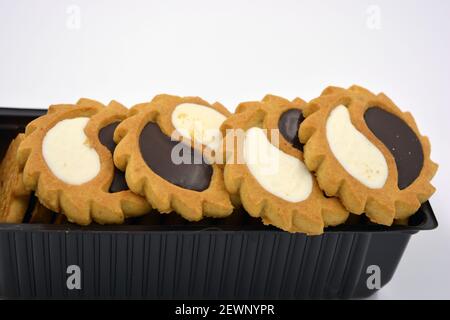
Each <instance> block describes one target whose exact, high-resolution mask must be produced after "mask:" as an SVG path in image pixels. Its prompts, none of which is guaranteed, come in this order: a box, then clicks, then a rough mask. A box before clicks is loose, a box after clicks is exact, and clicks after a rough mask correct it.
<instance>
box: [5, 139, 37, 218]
mask: <svg viewBox="0 0 450 320" xmlns="http://www.w3.org/2000/svg"><path fill="white" fill-rule="evenodd" d="M23 139H24V135H23V134H19V135H18V136H17V137H16V138H15V139H14V140H13V141H12V142H11V144H10V145H9V148H8V150H7V151H6V154H5V157H4V159H3V161H2V162H1V164H0V223H21V222H22V220H23V218H24V216H25V212H26V211H27V208H28V202H29V199H30V191H29V190H27V189H26V188H25V186H24V184H23V181H22V173H21V172H20V170H19V164H18V162H17V160H16V155H17V149H18V148H19V145H20V143H21V142H22V140H23Z"/></svg>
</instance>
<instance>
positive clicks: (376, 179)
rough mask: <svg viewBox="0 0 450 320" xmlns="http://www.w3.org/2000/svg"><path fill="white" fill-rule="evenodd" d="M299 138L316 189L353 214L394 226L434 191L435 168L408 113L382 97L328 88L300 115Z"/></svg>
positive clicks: (363, 91)
mask: <svg viewBox="0 0 450 320" xmlns="http://www.w3.org/2000/svg"><path fill="white" fill-rule="evenodd" d="M303 114H304V116H305V117H306V120H305V121H303V123H302V125H301V126H300V131H299V137H300V140H301V142H303V143H305V150H304V153H305V163H306V165H307V166H308V168H309V169H310V170H312V171H314V172H315V174H316V176H317V180H318V182H319V185H320V187H321V188H322V189H323V190H324V191H325V193H326V194H327V195H329V196H337V197H339V198H340V200H341V201H342V203H343V204H344V206H345V207H346V208H347V209H348V210H349V211H351V212H353V213H355V214H361V213H363V212H365V213H366V215H367V216H368V217H369V218H370V220H371V221H372V222H375V223H379V224H383V225H388V226H389V225H392V223H393V221H394V219H396V220H403V219H405V218H408V217H409V216H411V215H412V214H413V213H414V212H416V211H417V210H418V209H419V207H420V205H421V203H423V202H425V201H426V200H428V199H429V198H430V196H431V195H432V194H433V192H434V190H435V189H434V188H433V186H432V185H431V184H430V180H431V179H432V177H433V176H434V174H435V172H436V169H437V165H436V164H435V163H434V162H432V161H431V160H430V143H429V141H428V139H427V138H426V137H424V136H422V135H421V134H420V132H419V130H418V128H417V125H416V123H415V121H414V119H413V117H412V116H411V114H410V113H407V112H406V113H404V112H402V111H401V110H400V109H399V108H398V107H397V106H396V105H395V104H394V103H393V102H392V101H391V100H390V99H389V98H388V97H387V96H385V95H384V94H382V93H381V94H378V95H374V94H373V93H371V92H369V91H368V90H366V89H364V88H361V87H358V86H353V87H351V88H350V89H348V90H345V89H342V88H336V87H330V88H327V89H326V90H325V91H324V92H323V93H322V95H321V96H320V97H319V98H317V99H314V100H312V101H311V102H310V103H309V104H307V106H306V107H305V109H304V112H303Z"/></svg>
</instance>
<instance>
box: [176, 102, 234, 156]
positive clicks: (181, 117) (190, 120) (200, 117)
mask: <svg viewBox="0 0 450 320" xmlns="http://www.w3.org/2000/svg"><path fill="white" fill-rule="evenodd" d="M225 120H226V117H225V116H224V115H223V114H221V113H220V112H218V111H216V110H214V109H212V108H209V107H206V106H202V105H199V104H194V103H182V104H179V105H178V106H177V107H176V108H175V110H174V111H173V112H172V124H173V126H174V127H175V129H176V130H177V131H178V132H179V133H180V134H181V135H182V136H183V137H185V138H187V139H189V140H194V141H195V142H196V143H198V144H203V145H205V146H207V147H209V148H210V149H212V150H217V148H218V147H219V146H220V142H221V139H222V135H221V133H220V126H221V125H222V123H223V122H224V121H225Z"/></svg>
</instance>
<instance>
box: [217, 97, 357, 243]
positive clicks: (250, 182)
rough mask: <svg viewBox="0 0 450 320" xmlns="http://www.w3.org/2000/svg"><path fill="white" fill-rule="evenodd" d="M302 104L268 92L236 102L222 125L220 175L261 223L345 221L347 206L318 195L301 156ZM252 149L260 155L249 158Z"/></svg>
mask: <svg viewBox="0 0 450 320" xmlns="http://www.w3.org/2000/svg"><path fill="white" fill-rule="evenodd" d="M304 105H305V103H304V102H303V101H302V100H301V99H296V100H294V101H293V102H290V101H288V100H286V99H283V98H280V97H277V96H272V95H268V96H266V97H265V98H264V99H263V100H262V101H261V102H245V103H241V104H240V105H239V106H238V107H237V110H236V113H235V114H234V115H232V116H231V117H230V118H228V120H226V121H225V123H224V124H223V126H222V130H223V134H224V135H225V137H226V138H225V140H224V149H225V155H226V164H225V169H224V178H225V186H226V188H227V190H228V191H229V192H230V193H231V195H232V196H233V197H234V198H235V199H239V200H240V202H242V205H243V207H244V208H245V209H246V211H247V212H248V213H249V214H250V215H251V216H253V217H260V218H262V220H263V222H264V224H272V225H274V226H276V227H278V228H281V229H283V230H286V231H289V232H303V233H307V234H309V235H318V234H321V233H323V228H324V227H326V226H334V225H338V224H341V223H343V222H345V220H346V219H347V217H348V212H347V211H346V210H345V209H344V208H343V207H342V206H341V204H340V203H339V201H338V200H337V199H335V198H326V197H325V196H324V195H323V193H322V191H321V190H320V189H319V187H318V185H317V183H316V181H315V179H314V177H313V175H312V174H311V173H310V172H309V171H308V170H307V169H306V166H305V165H304V164H303V162H302V160H303V154H302V151H301V149H302V146H301V145H300V143H299V141H298V138H297V135H298V133H297V132H298V127H299V124H300V122H301V121H302V116H301V112H302V108H303V107H304ZM264 130H266V131H264ZM239 135H241V136H239ZM253 141H255V142H253ZM252 146H255V147H254V148H253V147H252ZM256 154H261V158H253V156H254V155H256ZM274 164H275V165H274ZM272 165H274V167H273V168H272ZM272 169H273V170H272Z"/></svg>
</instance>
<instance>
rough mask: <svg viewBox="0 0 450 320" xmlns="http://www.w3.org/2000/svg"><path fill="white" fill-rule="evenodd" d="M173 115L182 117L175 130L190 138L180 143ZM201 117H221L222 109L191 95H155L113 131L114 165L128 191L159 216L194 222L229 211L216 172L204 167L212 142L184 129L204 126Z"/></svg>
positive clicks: (215, 167)
mask: <svg viewBox="0 0 450 320" xmlns="http://www.w3.org/2000/svg"><path fill="white" fill-rule="evenodd" d="M190 105H195V106H197V107H192V108H191V107H189V106H190ZM186 106H187V108H184V107H186ZM196 108H200V109H201V111H198V112H197V111H196ZM176 110H177V112H176ZM180 110H181V111H180ZM192 110H194V111H192ZM177 115H182V116H181V119H178V120H186V119H187V122H183V121H181V127H182V126H184V129H188V130H184V131H185V132H184V134H186V135H189V134H192V135H191V137H192V139H189V140H188V141H186V139H182V138H183V137H185V136H183V134H182V133H181V132H179V131H178V129H177V128H175V124H176V121H178V120H177ZM204 115H206V116H207V118H210V117H215V118H221V117H224V118H226V117H227V116H228V111H227V110H226V109H225V108H224V107H223V106H222V105H220V104H218V103H215V104H213V105H211V104H209V103H207V102H206V101H204V100H202V99H200V98H197V97H184V98H182V97H176V96H170V95H159V96H157V97H155V98H154V99H153V100H152V101H151V102H150V103H144V104H140V105H137V106H135V107H133V108H132V109H131V110H130V114H129V118H128V119H127V120H125V121H123V122H122V123H121V124H120V125H119V126H118V127H117V129H116V131H115V134H114V140H115V141H116V142H117V148H116V151H115V152H114V162H115V164H116V166H117V167H118V168H119V169H121V170H123V171H125V172H126V180H127V183H128V185H129V186H130V189H131V190H132V191H133V192H135V193H137V194H140V195H142V196H145V198H146V199H147V201H148V202H149V203H150V204H151V205H152V207H154V208H155V209H157V210H158V211H159V212H161V213H168V212H171V211H176V212H178V213H179V214H180V215H182V216H183V217H184V218H185V219H187V220H190V221H198V220H200V219H202V218H203V217H204V216H208V217H225V216H228V215H229V214H231V212H232V210H233V206H232V205H231V202H230V199H229V195H228V193H227V192H226V190H225V186H224V184H223V173H222V170H221V169H220V167H219V166H218V165H217V164H214V163H208V162H211V158H210V156H211V155H213V154H214V152H212V150H210V148H209V144H210V142H212V140H213V139H212V138H211V137H209V136H207V135H206V136H204V137H203V138H205V139H203V140H202V139H201V138H200V137H198V136H196V132H197V133H199V132H200V135H201V134H202V133H201V132H203V131H202V130H197V129H198V128H195V130H194V129H193V128H191V129H192V130H189V128H190V125H193V124H196V123H197V122H198V123H200V124H203V125H205V126H207V125H208V124H210V123H211V121H203V120H204ZM197 120H198V121H197ZM216 120H217V119H216ZM219 120H220V119H219ZM217 121H218V120H217ZM217 121H213V122H217ZM178 124H179V123H178ZM200 129H201V128H200ZM181 131H183V130H181ZM218 132H219V134H220V130H218ZM171 137H172V139H173V141H172V139H171ZM210 138H211V139H210ZM181 140H183V141H184V142H181V143H180V141H181ZM199 144H200V145H199ZM205 160H206V161H205Z"/></svg>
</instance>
